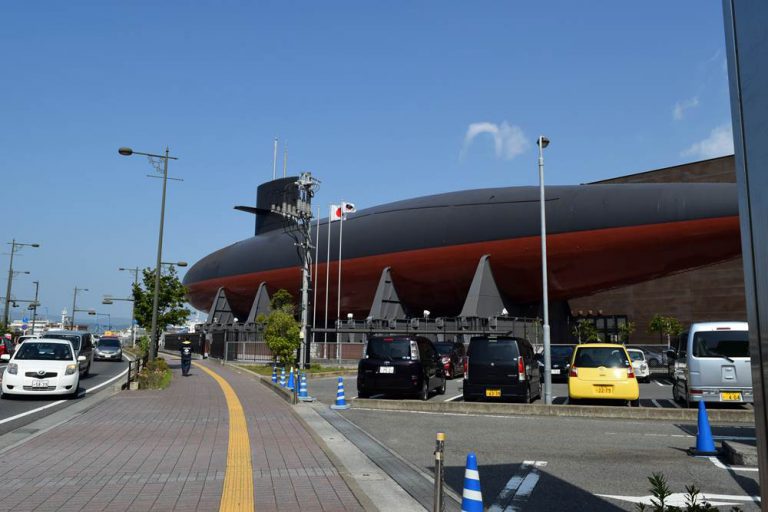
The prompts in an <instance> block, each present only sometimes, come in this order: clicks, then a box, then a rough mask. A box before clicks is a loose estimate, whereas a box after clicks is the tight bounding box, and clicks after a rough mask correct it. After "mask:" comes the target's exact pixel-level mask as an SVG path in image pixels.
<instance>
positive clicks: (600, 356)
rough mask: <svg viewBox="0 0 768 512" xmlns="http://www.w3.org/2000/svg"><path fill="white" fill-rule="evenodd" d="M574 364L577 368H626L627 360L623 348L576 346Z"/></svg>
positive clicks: (627, 365)
mask: <svg viewBox="0 0 768 512" xmlns="http://www.w3.org/2000/svg"><path fill="white" fill-rule="evenodd" d="M573 364H574V366H576V367H577V368H578V367H580V368H599V367H601V366H603V367H605V368H627V367H629V361H627V355H626V353H625V352H624V350H623V349H620V348H613V347H578V348H577V349H576V359H575V361H574V363H573Z"/></svg>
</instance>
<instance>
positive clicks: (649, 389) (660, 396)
mask: <svg viewBox="0 0 768 512" xmlns="http://www.w3.org/2000/svg"><path fill="white" fill-rule="evenodd" d="M336 385H337V380H336V379H335V378H327V379H325V378H323V379H312V380H309V381H308V387H309V393H310V395H312V396H316V397H318V398H319V399H320V400H321V401H323V402H326V403H332V402H333V400H335V398H336ZM344 386H345V390H344V391H345V394H346V397H347V398H354V397H355V396H357V387H356V386H357V385H356V380H355V376H348V377H345V378H344ZM461 386H462V379H461V378H457V379H453V380H449V381H447V386H446V387H447V389H446V392H445V395H435V394H433V395H431V396H430V398H429V399H430V400H431V401H438V400H439V401H452V402H453V401H461V400H462V398H461ZM552 397H553V399H552V403H553V404H555V405H562V404H567V403H568V384H566V383H564V382H553V383H552ZM371 398H390V397H384V396H383V395H376V396H373V397H371ZM391 398H392V399H399V398H402V397H391ZM539 403H541V402H540V401H539ZM593 404H603V405H614V406H615V405H619V406H622V407H624V406H625V405H624V403H617V402H613V401H609V400H601V401H593V402H590V405H593ZM640 406H641V407H663V408H676V407H681V405H680V404H678V403H675V402H674V401H673V400H672V381H671V380H670V379H669V377H667V376H666V374H655V375H652V376H651V382H648V383H641V384H640ZM707 407H708V408H732V409H751V407H752V406H751V405H748V404H744V405H742V404H722V405H721V404H707Z"/></svg>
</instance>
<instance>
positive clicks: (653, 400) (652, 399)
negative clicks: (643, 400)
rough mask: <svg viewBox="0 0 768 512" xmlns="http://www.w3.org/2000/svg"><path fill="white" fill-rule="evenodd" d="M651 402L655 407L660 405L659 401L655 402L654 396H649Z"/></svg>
mask: <svg viewBox="0 0 768 512" xmlns="http://www.w3.org/2000/svg"><path fill="white" fill-rule="evenodd" d="M651 402H652V403H653V405H655V406H656V407H659V408H660V407H661V404H660V403H659V402H657V401H656V399H655V398H651Z"/></svg>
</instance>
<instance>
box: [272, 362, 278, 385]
mask: <svg viewBox="0 0 768 512" xmlns="http://www.w3.org/2000/svg"><path fill="white" fill-rule="evenodd" d="M272 382H274V383H275V384H277V366H273V367H272Z"/></svg>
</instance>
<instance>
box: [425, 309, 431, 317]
mask: <svg viewBox="0 0 768 512" xmlns="http://www.w3.org/2000/svg"><path fill="white" fill-rule="evenodd" d="M429 315H430V312H429V310H428V309H425V310H424V318H429Z"/></svg>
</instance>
